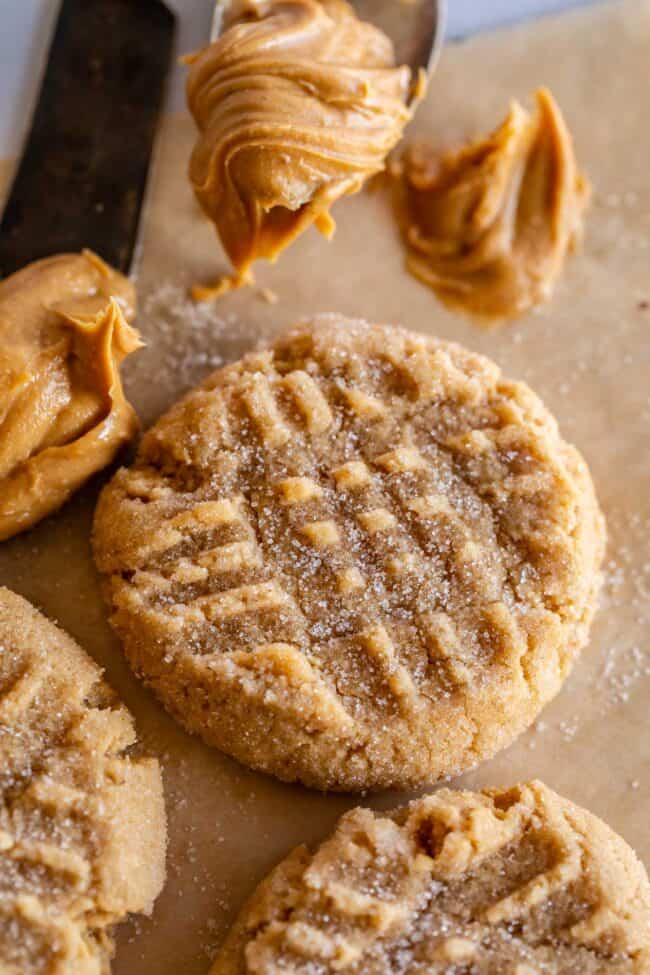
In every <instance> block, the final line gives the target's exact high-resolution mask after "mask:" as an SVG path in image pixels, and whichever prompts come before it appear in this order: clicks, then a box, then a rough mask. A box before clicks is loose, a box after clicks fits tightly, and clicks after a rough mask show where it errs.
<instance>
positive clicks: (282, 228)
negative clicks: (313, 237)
mask: <svg viewBox="0 0 650 975" xmlns="http://www.w3.org/2000/svg"><path fill="white" fill-rule="evenodd" d="M186 60H187V61H188V62H189V63H190V64H191V70H190V73H189V76H188V81H187V98H188V104H189V107H190V110H191V112H192V114H193V116H194V119H195V121H196V124H197V126H198V129H199V138H198V141H197V143H196V146H195V148H194V151H193V153H192V158H191V161H190V180H191V183H192V186H193V188H194V192H195V194H196V197H197V199H198V201H199V203H200V205H201V206H202V208H203V210H204V211H205V213H206V214H207V215H208V217H209V218H210V219H211V220H212V221H213V222H214V223H215V225H216V228H217V231H218V233H219V236H220V237H221V241H222V243H223V246H224V248H225V250H226V252H227V254H228V256H229V258H230V260H231V261H232V264H233V266H234V268H235V272H236V273H235V275H234V276H233V277H229V278H225V279H223V280H222V282H221V283H220V284H219V285H217V286H216V287H214V288H206V289H201V288H196V289H195V292H194V297H195V298H198V299H200V298H209V297H214V296H216V295H217V294H219V293H221V292H223V291H225V290H228V289H229V288H231V287H233V286H238V285H239V284H242V283H244V282H246V281H247V280H251V275H250V270H249V269H250V266H251V264H252V263H253V261H255V260H257V259H258V258H267V259H268V260H271V261H273V260H275V258H277V256H278V255H279V254H280V252H281V251H282V250H284V248H285V247H287V245H288V244H290V243H291V242H292V241H293V240H294V239H295V238H296V237H297V236H298V235H299V234H300V233H302V231H303V230H305V229H306V228H307V227H308V226H309V225H310V224H315V226H316V227H317V228H318V230H320V231H321V233H323V234H324V235H325V236H326V237H328V238H329V237H331V235H332V233H333V231H334V227H335V225H334V221H333V220H332V218H331V216H330V214H329V208H330V207H331V205H332V204H333V203H334V202H335V201H336V200H338V199H339V198H340V197H342V196H345V195H347V194H349V193H355V192H357V191H358V190H359V189H361V187H362V185H363V183H364V182H365V181H366V180H367V179H368V178H369V177H370V176H372V175H373V174H375V173H377V172H379V171H381V170H382V169H383V168H384V165H385V160H386V156H387V155H388V153H389V152H390V150H391V149H392V148H393V147H394V146H395V144H396V143H397V142H398V140H399V138H400V136H401V134H402V130H403V128H404V126H405V125H406V123H407V122H408V120H409V118H410V117H411V109H409V107H407V104H406V102H407V98H408V95H409V84H410V70H409V68H407V67H400V68H398V67H395V56H394V51H393V46H392V44H391V42H390V41H389V39H388V38H387V37H386V35H385V34H384V33H383V32H382V31H380V30H378V29H377V28H376V27H373V26H372V25H370V24H367V23H364V22H363V21H360V20H359V19H358V18H357V17H356V15H355V13H354V11H353V10H352V8H351V7H350V5H349V4H348V3H347V2H345V0H239V2H234V3H233V4H232V5H231V7H230V10H229V14H228V19H227V21H226V24H225V30H224V33H223V34H222V35H221V37H220V38H219V39H218V40H217V41H216V42H214V43H213V44H210V45H209V46H208V47H206V48H204V49H203V50H202V51H199V52H198V53H197V54H194V55H191V56H190V57H189V58H187V59H186Z"/></svg>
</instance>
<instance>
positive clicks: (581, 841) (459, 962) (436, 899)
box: [211, 782, 650, 975]
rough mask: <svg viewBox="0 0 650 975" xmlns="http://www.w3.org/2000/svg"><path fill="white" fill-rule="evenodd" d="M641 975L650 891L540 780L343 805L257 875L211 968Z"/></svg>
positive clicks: (233, 972) (600, 834) (646, 959)
mask: <svg viewBox="0 0 650 975" xmlns="http://www.w3.org/2000/svg"><path fill="white" fill-rule="evenodd" d="M289 971H290V972H292V973H293V975H308V973H313V972H318V973H319V975H329V973H333V972H339V973H344V975H347V973H350V975H359V973H363V975H393V973H394V975H397V973H400V975H403V973H409V975H437V973H439V975H461V973H462V975H469V973H470V972H471V973H472V975H577V973H579V975H609V973H611V975H642V973H643V975H645V973H647V972H648V971H650V885H649V884H648V878H647V875H646V872H645V870H644V869H643V867H642V865H641V863H640V862H639V861H638V860H637V858H636V856H635V855H634V853H633V852H632V850H631V849H630V848H629V846H627V844H626V843H625V842H624V841H623V840H622V839H621V837H620V836H617V835H616V833H614V832H613V831H612V830H611V829H610V828H609V827H608V826H606V825H605V823H603V822H601V820H599V819H597V818H596V817H595V816H592V815H591V813H588V812H586V811H585V810H584V809H580V808H579V807H577V806H574V805H573V803H571V802H569V801H568V800H567V799H563V798H562V797H561V796H558V795H556V794H555V793H554V792H551V790H550V789H548V788H547V787H546V786H544V785H543V784H542V783H541V782H531V783H529V784H527V785H520V786H516V787H515V788H513V789H510V790H509V791H498V790H489V791H485V792H478V793H477V792H452V791H450V790H448V789H441V790H440V791H439V792H437V793H436V794H435V795H432V796H425V797H424V798H422V799H417V800H416V801H415V802H412V803H411V804H410V805H408V806H406V807H404V808H402V809H397V810H396V811H394V812H392V813H374V812H372V811H371V810H370V809H354V810H352V812H349V813H347V814H346V815H345V816H343V818H342V819H341V820H340V821H339V824H338V826H337V828H336V830H335V831H334V834H333V835H332V837H331V838H330V839H328V840H326V841H325V842H324V843H323V844H322V845H321V846H320V847H319V849H318V850H317V851H316V852H315V853H313V854H312V853H310V852H309V851H308V850H307V849H306V848H305V847H301V848H299V849H297V850H294V852H293V853H292V854H290V856H288V857H287V859H286V860H284V861H283V862H282V863H281V864H280V865H279V866H278V867H276V869H275V870H274V871H273V872H272V873H271V874H270V876H269V877H268V878H267V879H266V880H265V881H263V883H261V884H260V886H259V887H258V888H257V890H256V891H255V893H254V894H253V896H252V898H251V899H250V901H249V902H248V904H247V905H246V906H245V907H244V909H243V911H242V912H241V914H240V916H239V918H238V920H237V921H236V923H235V925H234V927H233V929H232V931H231V933H230V935H229V936H228V938H227V940H226V942H225V944H224V946H223V948H222V950H221V953H220V955H219V957H218V958H217V960H216V962H215V964H214V966H213V968H212V970H211V975H244V973H248V975H279V973H281V972H289Z"/></svg>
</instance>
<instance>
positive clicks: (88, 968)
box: [0, 588, 166, 975]
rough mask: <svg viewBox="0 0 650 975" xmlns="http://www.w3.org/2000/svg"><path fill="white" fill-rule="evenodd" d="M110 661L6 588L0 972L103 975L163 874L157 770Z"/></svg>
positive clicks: (1, 672)
mask: <svg viewBox="0 0 650 975" xmlns="http://www.w3.org/2000/svg"><path fill="white" fill-rule="evenodd" d="M135 738H136V736H135V731H134V727H133V720H132V718H131V715H130V714H129V713H128V711H127V710H126V708H125V707H124V706H123V705H121V704H120V703H119V702H118V701H117V700H116V699H115V696H114V694H113V692H112V691H111V690H110V689H109V688H108V686H107V685H106V684H105V683H104V681H103V680H102V679H101V671H100V669H99V667H98V666H97V665H96V664H95V663H94V662H93V661H92V660H91V659H90V657H88V656H87V654H86V653H85V652H84V651H83V650H82V649H81V648H80V647H79V646H78V645H77V644H76V643H75V642H74V641H73V640H72V639H71V638H70V637H69V636H67V634H65V633H64V632H63V631H62V630H60V629H58V627H56V626H55V625H54V624H53V623H51V622H49V620H47V619H45V617H43V616H42V615H41V614H40V613H38V612H37V611H36V610H35V609H34V608H33V606H31V605H30V604H29V603H28V602H26V600H24V599H22V598H21V597H20V596H17V595H16V594H15V593H12V592H10V591H9V590H7V589H1V588H0V971H1V972H2V973H3V975H5V973H6V975H106V973H107V972H108V971H109V967H110V959H111V956H112V954H113V941H112V937H111V929H112V926H113V925H114V924H116V923H117V922H119V921H121V920H123V919H124V917H125V916H126V915H127V914H128V913H131V912H134V913H141V912H145V913H149V912H150V910H151V908H152V905H153V902H154V900H155V898H156V897H157V896H158V894H159V892H160V890H161V888H162V884H163V881H164V876H165V845H166V820H165V809H164V803H163V794H162V780H161V775H160V769H159V766H158V762H157V761H155V760H154V759H150V758H140V757H133V756H129V755H128V754H127V749H129V748H130V747H131V746H132V745H133V744H134V742H135Z"/></svg>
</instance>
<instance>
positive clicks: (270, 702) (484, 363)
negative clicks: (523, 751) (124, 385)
mask: <svg viewBox="0 0 650 975" xmlns="http://www.w3.org/2000/svg"><path fill="white" fill-rule="evenodd" d="M603 544H604V525H603V519H602V516H601V514H600V512H599V509H598V506H597V503H596V499H595V496H594V491H593V486H592V483H591V479H590V477H589V473H588V471H587V468H586V466H585V464H584V462H583V460H582V459H581V457H580V456H579V455H578V453H577V452H576V451H575V450H574V449H573V448H572V447H570V446H568V445H567V444H566V443H565V442H564V441H563V440H562V439H561V437H560V435H559V433H558V429H557V425H556V423H555V421H554V420H553V418H552V417H551V416H550V415H549V413H548V412H547V411H546V410H545V409H544V407H543V405H542V404H541V402H540V401H539V399H538V398H537V397H536V396H535V395H534V394H533V393H532V392H531V391H530V390H529V389H528V387H527V386H525V385H523V384H521V383H515V382H512V381H510V380H508V379H505V378H503V376H502V375H501V373H500V371H499V369H498V368H497V366H495V365H494V364H493V363H492V362H490V361H489V360H487V359H485V358H483V357H481V356H478V355H474V354H472V353H470V352H468V351H467V350H465V349H463V348H461V347H460V346H458V345H454V344H449V343H446V342H441V341H437V340H435V339H431V338H425V337H424V336H419V335H415V334H413V333H410V332H407V331H404V330H401V329H396V328H391V327H388V326H378V325H368V324H366V323H362V322H354V321H350V320H346V319H341V318H339V317H335V316H332V317H330V318H329V319H326V320H323V321H320V322H318V323H316V324H312V325H305V326H303V327H298V328H296V329H294V330H293V331H291V332H289V333H288V334H286V335H284V336H282V337H281V338H279V339H278V340H277V341H276V342H275V344H274V345H273V346H272V347H271V348H269V349H266V350H262V351H259V352H255V353H253V354H250V355H248V356H246V357H245V358H244V359H242V360H241V361H240V362H237V363H235V364H233V365H231V366H228V367H226V368H224V369H221V370H219V371H218V372H216V373H214V374H213V375H212V376H211V377H210V378H208V379H207V380H206V381H205V382H204V383H203V384H202V385H201V386H200V387H199V388H198V389H196V390H195V391H194V392H192V393H190V394H189V395H188V396H186V397H185V398H184V399H183V400H181V401H180V402H179V403H178V404H177V405H176V406H175V407H174V408H173V409H172V410H171V411H170V412H169V413H168V414H167V415H166V416H165V417H163V418H162V419H161V420H160V421H159V422H158V423H157V424H156V425H155V426H154V427H153V428H152V429H151V430H150V431H149V432H148V434H147V435H146V436H145V437H144V439H143V442H142V445H141V448H140V452H139V455H138V458H137V460H136V463H135V464H134V466H133V467H131V468H130V469H122V470H121V471H119V472H118V474H117V475H116V476H115V478H114V479H113V481H112V482H111V483H110V484H109V485H108V486H107V488H106V489H105V490H104V492H103V494H102V497H101V499H100V502H99V505H98V509H97V514H96V520H95V528H94V547H95V553H96V559H97V564H98V567H99V569H100V571H101V572H102V573H103V574H104V576H105V587H106V592H107V596H108V600H109V602H110V605H111V619H112V623H113V626H114V627H115V629H116V630H117V632H118V633H119V635H120V637H121V638H122V640H123V643H124V647H125V650H126V654H127V657H128V659H129V660H130V662H131V664H132V666H133V667H134V669H135V670H136V672H137V673H139V674H141V675H142V676H143V677H144V679H145V680H146V681H147V683H148V684H150V685H151V687H152V688H153V689H154V690H155V692H156V693H157V694H158V695H159V697H160V699H161V700H162V701H163V702H164V704H165V706H166V707H167V708H168V709H169V710H170V711H171V712H172V713H173V714H174V715H175V716H176V717H177V718H178V719H179V721H181V723H182V724H183V725H184V726H185V727H186V728H188V729H189V730H191V731H193V732H197V733H198V734H200V735H201V736H202V737H203V738H204V739H205V740H206V741H207V742H209V743H211V744H213V745H216V746H218V747H219V748H222V749H223V750H224V751H226V752H228V753H229V754H231V755H234V756H235V757H236V758H238V759H239V760H240V761H242V762H244V763H246V764H248V765H251V766H253V767H255V768H258V769H263V770H266V771H268V772H272V773H274V774H275V775H277V776H279V777H280V778H283V779H287V780H296V779H298V780H300V781H302V782H304V783H306V784H308V785H312V786H317V787H321V788H335V789H364V788H369V787H383V786H395V787H407V786H412V785H421V784H424V783H427V782H431V781H434V780H436V779H437V778H438V777H439V776H443V775H447V774H449V773H452V772H458V771H459V770H461V769H466V768H468V767H470V766H473V765H475V764H476V763H477V762H478V761H479V760H480V759H482V758H485V757H486V756H489V755H492V754H493V753H494V752H496V751H497V750H498V749H500V748H503V747H505V746H506V745H508V744H509V743H510V742H512V740H513V739H514V738H515V737H516V736H517V735H518V734H519V733H520V732H521V731H522V730H523V729H524V728H526V727H527V726H528V725H529V724H530V723H531V721H533V720H534V718H535V717H536V715H537V714H538V712H539V710H540V708H541V707H542V705H543V704H544V703H545V702H547V701H548V700H549V699H550V698H551V697H553V695H554V694H556V693H557V691H558V690H559V689H560V687H561V685H562V682H563V680H564V679H565V677H566V676H567V674H568V673H569V670H570V669H571V665H572V663H573V661H574V659H575V657H576V654H577V653H578V651H579V649H580V647H581V646H582V645H583V643H584V642H585V639H586V636H587V630H588V626H589V623H590V620H591V617H592V615H593V612H594V609H595V605H596V594H597V589H598V585H599V567H600V563H601V559H602V554H603Z"/></svg>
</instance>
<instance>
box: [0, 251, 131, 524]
mask: <svg viewBox="0 0 650 975" xmlns="http://www.w3.org/2000/svg"><path fill="white" fill-rule="evenodd" d="M134 314H135V291H134V288H133V286H132V284H131V283H130V282H129V281H128V280H127V279H126V278H125V277H123V276H122V275H121V274H118V273H117V272H116V271H114V270H112V269H111V268H110V267H108V265H107V264H105V263H104V262H103V261H102V260H100V258H98V257H97V256H96V255H95V254H92V253H91V252H90V251H84V252H83V253H82V254H61V255H58V256H56V257H51V258H46V259H45V260H42V261H36V262H34V263H33V264H30V265H28V266H27V267H26V268H24V269H23V270H21V271H19V272H17V273H16V274H13V275H11V276H10V277H9V278H6V279H5V280H4V281H2V282H0V539H6V538H9V537H11V536H12V535H15V534H17V533H18V532H21V531H24V530H25V529H26V528H29V527H30V526H31V525H33V524H35V523H36V522H37V521H40V519H41V518H43V517H45V515H48V514H49V513H50V512H52V511H54V510H55V509H57V508H58V507H60V506H61V505H62V504H63V503H64V502H65V501H66V500H67V499H68V497H69V496H70V495H71V494H72V493H73V492H74V491H76V490H77V488H79V487H80V486H81V485H82V484H83V483H84V481H86V480H87V479H88V478H89V477H90V476H91V475H92V474H94V473H95V472H96V471H99V470H101V469H102V468H103V467H105V466H106V465H107V464H109V463H110V462H111V460H112V459H113V458H114V456H115V454H116V453H117V451H118V450H119V449H120V447H122V445H123V444H124V443H126V442H127V441H128V440H130V439H131V438H132V437H133V436H134V434H135V432H136V430H137V428H138V422H137V418H136V415H135V413H134V411H133V408H132V407H131V405H130V404H129V403H128V402H127V401H126V399H125V398H124V393H123V390H122V384H121V382H120V375H119V366H120V363H121V362H122V360H123V359H124V357H125V356H127V355H128V354H129V353H130V352H133V351H134V350H135V349H137V348H138V347H139V346H140V344H141V343H140V340H139V336H138V333H137V332H136V331H135V329H133V328H131V326H130V325H129V324H128V321H129V320H132V319H133V317H134Z"/></svg>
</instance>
